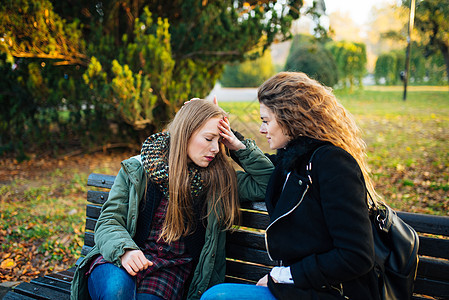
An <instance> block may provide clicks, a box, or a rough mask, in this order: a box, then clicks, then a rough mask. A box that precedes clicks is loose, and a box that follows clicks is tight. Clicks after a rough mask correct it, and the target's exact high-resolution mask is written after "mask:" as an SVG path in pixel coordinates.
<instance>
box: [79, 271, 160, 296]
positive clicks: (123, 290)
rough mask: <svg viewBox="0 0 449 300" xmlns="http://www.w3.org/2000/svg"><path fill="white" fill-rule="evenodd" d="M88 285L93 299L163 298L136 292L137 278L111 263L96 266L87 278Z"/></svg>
mask: <svg viewBox="0 0 449 300" xmlns="http://www.w3.org/2000/svg"><path fill="white" fill-rule="evenodd" d="M87 287H88V289H89V294H90V297H91V298H92V299H93V300H100V299H104V300H106V299H116V300H125V299H126V300H161V299H162V298H160V297H158V296H155V295H150V294H137V293H136V291H137V290H136V279H135V277H133V276H131V275H129V274H128V272H126V270H125V269H122V268H119V267H117V266H115V265H113V264H111V263H105V264H101V265H98V266H96V267H95V268H94V269H93V270H92V273H90V275H89V278H88V279H87Z"/></svg>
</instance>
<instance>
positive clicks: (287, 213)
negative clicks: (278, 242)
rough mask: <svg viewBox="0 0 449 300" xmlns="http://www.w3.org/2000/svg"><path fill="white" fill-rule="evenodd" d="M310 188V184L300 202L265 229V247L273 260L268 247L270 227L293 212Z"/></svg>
mask: <svg viewBox="0 0 449 300" xmlns="http://www.w3.org/2000/svg"><path fill="white" fill-rule="evenodd" d="M308 190H309V185H307V186H306V190H305V191H304V193H303V194H302V197H301V199H300V200H299V202H298V203H297V204H296V205H295V206H294V207H293V208H292V209H290V210H289V211H288V212H286V213H285V214H283V215H282V216H280V217H279V218H277V219H276V220H274V221H273V222H271V224H270V225H268V227H267V229H265V247H266V248H267V254H268V257H269V258H270V260H271V261H274V259H273V258H271V255H270V249H269V248H268V235H267V233H268V229H270V227H271V225H273V224H274V223H276V222H277V221H278V220H279V219H281V218H283V217H285V216H287V215H289V214H291V213H292V212H293V211H294V210H295V209H296V208H297V207H298V206H299V205H300V204H301V202H302V200H303V199H304V196H305V195H306V193H307V191H308Z"/></svg>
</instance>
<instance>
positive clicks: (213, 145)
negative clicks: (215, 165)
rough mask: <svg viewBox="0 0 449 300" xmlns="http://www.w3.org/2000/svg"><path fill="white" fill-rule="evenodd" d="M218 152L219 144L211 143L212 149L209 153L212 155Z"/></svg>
mask: <svg viewBox="0 0 449 300" xmlns="http://www.w3.org/2000/svg"><path fill="white" fill-rule="evenodd" d="M219 151H220V146H219V142H218V141H216V142H213V143H212V147H211V148H210V152H212V153H218V152H219Z"/></svg>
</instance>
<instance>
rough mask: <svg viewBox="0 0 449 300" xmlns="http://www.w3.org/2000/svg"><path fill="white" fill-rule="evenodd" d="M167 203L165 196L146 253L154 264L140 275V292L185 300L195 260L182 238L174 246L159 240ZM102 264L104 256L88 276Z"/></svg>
mask: <svg viewBox="0 0 449 300" xmlns="http://www.w3.org/2000/svg"><path fill="white" fill-rule="evenodd" d="M167 204H168V201H167V198H166V197H162V199H161V202H160V204H159V206H158V208H157V210H156V212H155V214H154V217H153V221H152V224H151V230H150V233H149V236H148V239H147V240H146V242H145V246H144V249H143V250H142V251H143V253H144V254H145V256H146V258H148V260H150V261H151V262H152V263H153V265H152V266H150V267H148V269H146V270H143V271H140V272H138V273H137V275H136V281H137V293H145V294H152V295H156V296H159V297H161V298H163V299H182V298H183V293H184V283H185V282H186V281H187V278H188V277H189V275H190V273H191V271H192V257H191V256H190V255H188V254H187V253H186V247H185V244H184V242H183V241H182V239H181V240H178V241H174V242H172V243H171V244H170V245H169V244H167V243H165V242H164V241H163V240H158V238H159V236H160V233H161V230H162V224H163V222H164V219H165V214H166V213H167ZM102 263H107V261H106V260H105V259H104V258H103V256H101V255H100V256H98V257H97V258H96V259H94V261H93V262H92V264H91V266H90V269H89V271H88V272H87V273H88V274H90V272H91V271H92V270H93V268H94V267H95V266H96V265H98V264H102Z"/></svg>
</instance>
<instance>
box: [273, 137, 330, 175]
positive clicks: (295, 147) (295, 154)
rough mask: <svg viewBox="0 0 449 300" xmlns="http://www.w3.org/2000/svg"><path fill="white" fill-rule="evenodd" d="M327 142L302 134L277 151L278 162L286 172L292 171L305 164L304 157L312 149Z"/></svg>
mask: <svg viewBox="0 0 449 300" xmlns="http://www.w3.org/2000/svg"><path fill="white" fill-rule="evenodd" d="M326 143H327V142H324V141H320V140H317V139H313V138H310V137H306V136H300V137H297V138H295V139H293V140H291V141H290V142H289V143H288V144H287V146H286V147H285V148H283V149H279V150H278V152H277V162H278V165H279V167H280V168H281V169H283V170H284V172H290V171H292V170H294V169H297V168H298V167H300V166H301V165H302V164H304V162H303V161H304V158H305V157H307V155H309V154H310V153H311V152H312V151H314V150H315V149H316V148H318V147H320V146H321V145H324V144H326Z"/></svg>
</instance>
